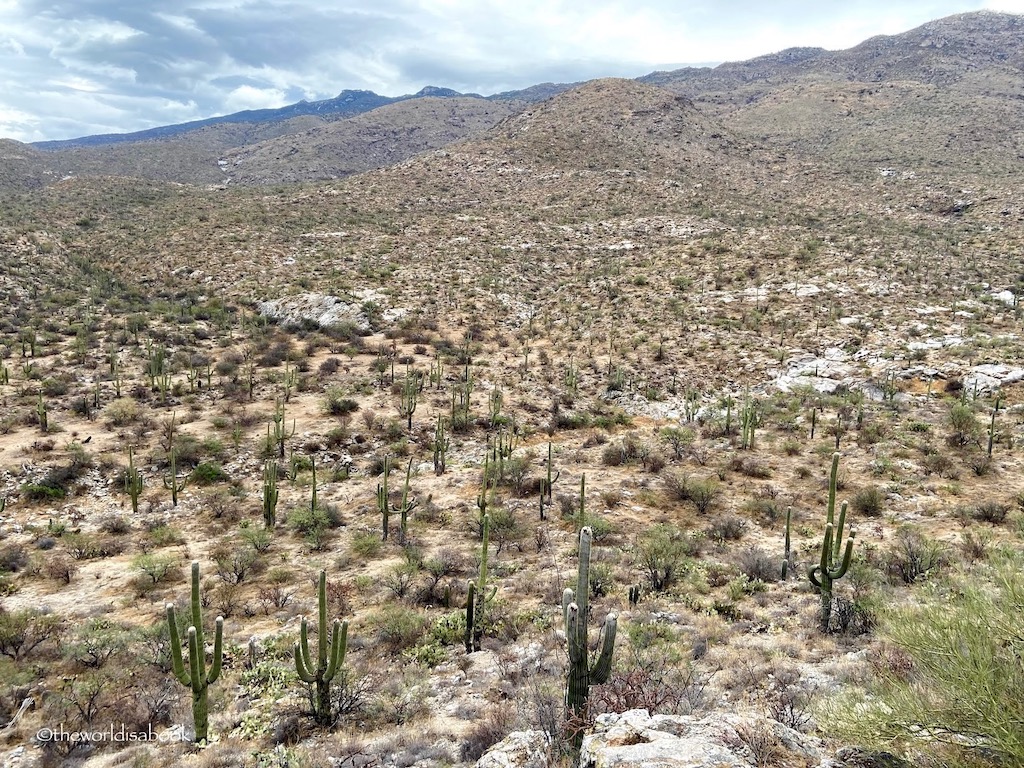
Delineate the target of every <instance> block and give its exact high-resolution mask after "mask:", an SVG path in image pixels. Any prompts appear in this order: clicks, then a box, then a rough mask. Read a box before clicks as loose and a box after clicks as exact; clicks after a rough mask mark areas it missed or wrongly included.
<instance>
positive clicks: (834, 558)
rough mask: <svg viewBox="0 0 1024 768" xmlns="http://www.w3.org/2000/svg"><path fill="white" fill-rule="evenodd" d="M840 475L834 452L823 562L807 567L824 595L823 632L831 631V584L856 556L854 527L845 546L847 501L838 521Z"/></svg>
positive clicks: (822, 610) (841, 509)
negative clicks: (854, 554) (854, 553)
mask: <svg viewBox="0 0 1024 768" xmlns="http://www.w3.org/2000/svg"><path fill="white" fill-rule="evenodd" d="M838 474H839V453H838V452H836V453H833V454H832V471H831V473H830V474H829V481H828V515H827V517H826V518H825V536H824V538H823V539H822V542H821V562H820V563H819V564H818V565H813V566H811V567H810V568H808V569H807V578H808V579H810V581H811V584H812V585H813V586H814V588H815V589H817V590H818V592H819V593H820V594H821V631H822V632H828V626H829V621H830V619H831V618H832V584H833V582H835V581H838V580H839V579H841V578H842V577H843V576H845V575H846V571H847V570H848V569H849V567H850V559H851V557H852V556H853V536H854V534H853V530H850V535H849V536H848V537H847V539H846V549H845V551H844V549H843V541H842V540H843V528H844V526H845V525H846V502H845V501H844V502H843V504H842V506H841V507H840V509H839V520H838V522H836V521H835V520H834V518H835V511H836V476H837V475H838Z"/></svg>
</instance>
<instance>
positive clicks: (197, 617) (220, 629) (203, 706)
mask: <svg viewBox="0 0 1024 768" xmlns="http://www.w3.org/2000/svg"><path fill="white" fill-rule="evenodd" d="M191 613H192V625H191V626H190V627H189V628H188V658H189V662H188V671H186V670H185V662H184V659H183V658H182V654H181V638H180V637H179V635H178V623H177V621H176V618H175V615H174V605H173V604H172V603H168V604H167V627H168V629H169V630H170V633H171V668H172V669H173V671H174V677H175V678H177V680H178V682H180V683H181V684H182V685H184V686H185V687H186V688H189V689H191V691H192V722H193V724H194V725H195V731H196V741H197V742H203V741H206V737H207V734H208V733H209V725H210V724H209V709H208V706H207V696H206V694H207V690H208V689H209V687H210V686H211V685H213V684H214V683H215V682H216V681H217V678H218V677H220V666H221V661H222V660H223V657H224V644H223V638H224V618H223V617H222V616H218V617H217V623H216V626H217V629H216V635H215V636H214V640H213V664H212V665H211V667H210V669H209V671H207V669H206V645H205V644H204V642H203V614H202V604H201V602H200V600H199V562H198V561H196V560H193V561H192V599H191Z"/></svg>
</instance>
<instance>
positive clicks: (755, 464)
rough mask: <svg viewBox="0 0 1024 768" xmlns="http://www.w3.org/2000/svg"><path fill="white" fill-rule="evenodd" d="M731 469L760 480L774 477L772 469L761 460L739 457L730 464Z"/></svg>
mask: <svg viewBox="0 0 1024 768" xmlns="http://www.w3.org/2000/svg"><path fill="white" fill-rule="evenodd" d="M729 469H731V470H732V471H733V472H739V473H740V474H741V475H746V476H747V477H755V478H758V479H760V480H767V479H768V478H769V477H771V476H772V470H771V467H769V466H768V465H767V464H765V463H764V462H763V461H760V460H759V459H755V458H753V457H750V456H743V457H740V456H737V457H736V458H734V459H733V460H732V461H730V462H729Z"/></svg>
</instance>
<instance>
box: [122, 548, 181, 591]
mask: <svg viewBox="0 0 1024 768" xmlns="http://www.w3.org/2000/svg"><path fill="white" fill-rule="evenodd" d="M177 565H178V558H177V557H174V556H173V555H151V554H142V555H139V556H138V557H136V558H135V559H134V560H132V567H133V568H135V570H137V571H139V572H140V573H141V574H142V575H143V576H145V577H146V578H147V579H149V583H150V584H159V583H160V582H161V581H163V580H164V579H165V578H167V576H168V575H169V574H170V573H171V571H172V570H173V569H174V568H176V567H177Z"/></svg>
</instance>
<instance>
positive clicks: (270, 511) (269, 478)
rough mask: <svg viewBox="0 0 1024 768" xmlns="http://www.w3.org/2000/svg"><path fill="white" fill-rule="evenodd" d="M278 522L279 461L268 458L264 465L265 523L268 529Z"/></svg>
mask: <svg viewBox="0 0 1024 768" xmlns="http://www.w3.org/2000/svg"><path fill="white" fill-rule="evenodd" d="M315 487H316V486H315V485H314V488H315ZM276 523H277V462H276V461H272V460H270V459H268V460H267V462H266V463H265V464H264V465H263V525H264V526H265V527H266V528H267V529H273V528H274V526H275V525H276Z"/></svg>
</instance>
